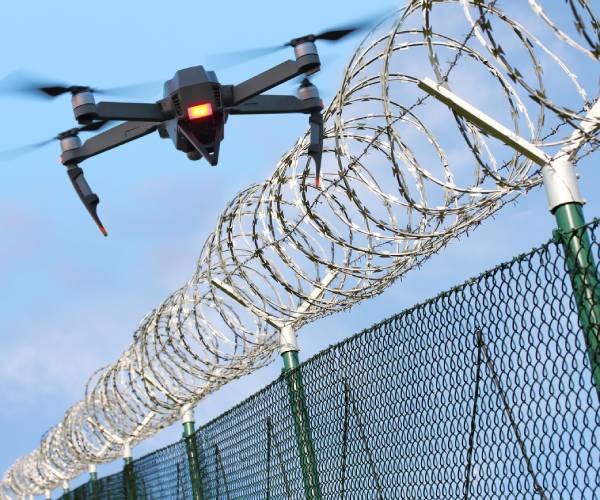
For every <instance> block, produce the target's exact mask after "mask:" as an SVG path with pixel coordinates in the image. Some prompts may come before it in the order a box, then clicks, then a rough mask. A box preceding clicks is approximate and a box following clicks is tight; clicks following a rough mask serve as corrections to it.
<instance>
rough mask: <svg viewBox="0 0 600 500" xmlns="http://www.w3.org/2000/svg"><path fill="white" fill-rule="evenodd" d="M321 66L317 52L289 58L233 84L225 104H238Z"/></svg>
mask: <svg viewBox="0 0 600 500" xmlns="http://www.w3.org/2000/svg"><path fill="white" fill-rule="evenodd" d="M319 66H320V61H319V56H318V55H317V54H308V55H305V56H303V57H302V58H300V59H298V60H296V61H292V60H291V59H288V60H287V61H285V62H282V63H281V64H278V65H277V66H274V67H273V68H271V69H268V70H267V71H264V72H263V73H260V74H258V75H256V76H253V77H252V78H250V79H248V80H246V81H245V82H242V83H240V84H239V85H233V86H232V88H231V96H230V98H229V99H226V101H227V100H229V101H230V102H226V103H225V105H226V106H237V105H238V104H241V103H243V102H244V101H247V100H248V99H250V98H252V97H254V96H257V95H259V94H262V93H263V92H266V91H267V90H270V89H272V88H273V87H276V86H277V85H279V84H281V83H283V82H287V81H288V80H291V79H292V78H294V77H296V76H298V75H301V74H302V73H307V72H309V71H311V72H312V71H315V68H318V67H319ZM224 87H226V86H224Z"/></svg>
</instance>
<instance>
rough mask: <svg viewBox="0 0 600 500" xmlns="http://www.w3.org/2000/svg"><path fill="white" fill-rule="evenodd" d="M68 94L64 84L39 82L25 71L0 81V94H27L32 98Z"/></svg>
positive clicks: (17, 72)
mask: <svg viewBox="0 0 600 500" xmlns="http://www.w3.org/2000/svg"><path fill="white" fill-rule="evenodd" d="M65 92H68V87H67V86H66V84H63V83H56V82H53V83H50V82H44V81H41V80H38V79H36V78H34V77H32V76H30V75H27V74H26V73H24V72H23V71H15V72H13V73H11V74H9V75H8V76H5V77H4V78H3V79H2V80H0V93H2V94H25V95H28V96H32V97H45V98H51V97H56V96H59V95H61V94H63V93H65Z"/></svg>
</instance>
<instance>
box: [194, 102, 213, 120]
mask: <svg viewBox="0 0 600 500" xmlns="http://www.w3.org/2000/svg"><path fill="white" fill-rule="evenodd" d="M212 114H213V109H212V105H211V104H210V102H204V103H202V104H196V105H195V106H190V107H189V108H188V118H189V119H190V120H199V119H201V118H206V117H208V116H212Z"/></svg>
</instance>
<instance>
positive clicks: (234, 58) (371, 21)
mask: <svg viewBox="0 0 600 500" xmlns="http://www.w3.org/2000/svg"><path fill="white" fill-rule="evenodd" d="M391 12H392V10H391V9H387V10H385V11H380V12H378V13H377V14H375V15H372V16H369V17H368V18H365V19H363V20H361V21H358V22H357V23H355V24H353V25H349V26H339V27H337V28H334V29H331V30H327V31H323V32H321V33H319V34H318V35H305V36H303V37H299V38H295V39H294V40H291V41H289V42H286V43H285V44H283V45H275V46H272V47H258V48H256V49H249V50H241V51H235V52H223V53H221V54H215V55H214V56H209V57H208V60H207V62H208V63H209V64H210V65H211V66H214V67H215V68H223V67H228V66H234V65H236V64H240V63H242V62H245V61H250V60H252V59H257V58H259V57H263V56H266V55H268V54H272V53H274V52H277V51H278V50H281V49H283V48H285V47H289V46H291V45H293V44H294V42H296V41H297V40H301V39H312V40H326V41H329V42H335V41H338V40H341V39H342V38H344V37H346V36H348V35H351V34H352V33H356V32H360V31H365V30H367V29H370V28H372V27H373V26H375V25H376V24H377V22H378V21H380V20H381V19H383V18H384V17H386V16H388V15H389V14H390V13H391Z"/></svg>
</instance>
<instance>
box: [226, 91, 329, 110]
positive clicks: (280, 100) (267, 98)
mask: <svg viewBox="0 0 600 500" xmlns="http://www.w3.org/2000/svg"><path fill="white" fill-rule="evenodd" d="M322 108H323V104H322V102H321V99H319V98H318V97H317V98H312V99H305V100H301V99H298V98H297V97H294V96H291V95H258V96H255V97H252V98H251V99H248V100H247V101H245V102H243V103H242V104H239V105H237V106H233V107H231V108H226V111H227V113H229V114H230V115H264V114H280V113H307V114H308V113H312V112H314V111H320V110H321V109H322Z"/></svg>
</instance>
